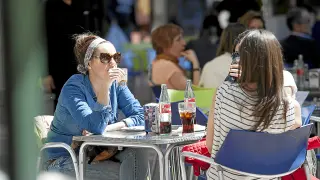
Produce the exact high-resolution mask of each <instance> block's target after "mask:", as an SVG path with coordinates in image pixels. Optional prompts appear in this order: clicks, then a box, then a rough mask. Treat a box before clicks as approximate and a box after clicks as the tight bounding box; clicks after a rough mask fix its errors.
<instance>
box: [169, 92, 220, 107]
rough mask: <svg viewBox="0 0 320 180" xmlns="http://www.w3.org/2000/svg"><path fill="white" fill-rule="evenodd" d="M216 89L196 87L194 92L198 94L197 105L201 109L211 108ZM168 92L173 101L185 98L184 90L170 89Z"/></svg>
mask: <svg viewBox="0 0 320 180" xmlns="http://www.w3.org/2000/svg"><path fill="white" fill-rule="evenodd" d="M215 91H216V89H203V90H202V89H201V88H198V89H196V90H195V89H194V90H193V92H194V94H195V96H196V104H197V107H199V108H201V109H210V107H211V104H212V97H213V95H214V93H215ZM168 94H169V97H170V101H171V102H177V101H181V100H183V99H184V91H179V90H174V89H168Z"/></svg>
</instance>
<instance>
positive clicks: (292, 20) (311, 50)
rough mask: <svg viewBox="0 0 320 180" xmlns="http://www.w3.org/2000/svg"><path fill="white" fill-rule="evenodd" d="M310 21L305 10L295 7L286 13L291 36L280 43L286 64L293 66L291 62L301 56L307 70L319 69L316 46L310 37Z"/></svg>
mask: <svg viewBox="0 0 320 180" xmlns="http://www.w3.org/2000/svg"><path fill="white" fill-rule="evenodd" d="M311 19H312V18H311V16H310V13H309V12H308V11H307V10H306V9H305V8H299V7H297V8H293V9H291V10H290V11H289V12H288V14H287V26H288V27H289V29H290V30H291V35H289V36H288V37H287V38H285V39H284V40H282V42H281V45H282V48H283V54H284V60H285V63H286V64H288V65H293V61H294V60H296V59H298V56H299V55H300V54H301V55H303V60H304V62H305V63H307V64H308V65H309V68H318V67H320V66H319V65H320V63H319V59H320V54H319V51H318V50H317V44H316V42H315V40H314V39H313V38H312V37H311V35H310V33H311V26H312V25H311V24H310V22H311Z"/></svg>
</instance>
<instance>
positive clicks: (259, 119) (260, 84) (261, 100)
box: [206, 29, 302, 180]
mask: <svg viewBox="0 0 320 180" xmlns="http://www.w3.org/2000/svg"><path fill="white" fill-rule="evenodd" d="M237 42H238V44H237V45H236V47H235V52H237V53H238V56H239V58H240V61H239V64H240V67H241V71H242V72H241V76H240V77H239V78H238V80H237V81H236V82H230V81H225V82H224V83H223V84H222V85H221V86H220V87H219V88H218V90H217V92H216V94H215V95H214V98H213V104H212V108H211V110H210V113H209V117H208V126H207V128H208V130H207V136H206V137H207V139H206V145H207V148H208V150H209V152H211V157H212V158H213V159H214V158H215V156H216V153H217V152H218V151H219V149H220V147H221V145H222V144H223V142H224V140H225V137H226V136H227V134H228V133H229V131H230V130H231V129H238V130H251V131H257V132H267V133H282V132H285V131H288V130H291V129H295V128H298V127H300V126H301V123H302V122H301V109H300V105H299V103H296V101H292V100H291V99H287V98H286V97H285V96H284V95H283V94H284V89H283V86H284V82H283V68H284V66H283V61H282V52H281V45H280V43H279V42H278V40H277V38H276V37H275V36H274V35H273V34H272V33H270V32H268V31H266V30H261V29H260V30H249V31H246V32H244V35H243V36H240V40H239V41H237ZM266 99H267V100H268V101H266ZM230 117H232V118H230ZM223 174H224V176H225V177H227V178H228V179H237V180H241V179H248V178H250V177H248V176H246V175H243V174H235V173H230V172H228V171H224V173H223ZM207 179H210V180H212V179H218V173H217V171H216V169H215V168H214V167H213V166H212V167H210V168H209V169H208V171H207Z"/></svg>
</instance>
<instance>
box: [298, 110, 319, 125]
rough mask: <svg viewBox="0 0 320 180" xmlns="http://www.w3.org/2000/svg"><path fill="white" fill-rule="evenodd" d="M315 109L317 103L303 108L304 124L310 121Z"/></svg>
mask: <svg viewBox="0 0 320 180" xmlns="http://www.w3.org/2000/svg"><path fill="white" fill-rule="evenodd" d="M315 109H316V105H310V106H305V107H302V108H301V116H302V125H303V126H304V125H307V124H309V123H310V117H311V115H312V113H313V111H314V110H315Z"/></svg>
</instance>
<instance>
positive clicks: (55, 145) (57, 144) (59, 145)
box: [40, 142, 74, 154]
mask: <svg viewBox="0 0 320 180" xmlns="http://www.w3.org/2000/svg"><path fill="white" fill-rule="evenodd" d="M49 148H63V149H65V150H67V151H68V152H69V153H70V154H72V153H74V151H73V149H72V148H71V146H69V145H68V144H66V143H62V142H50V143H46V144H44V145H43V146H42V147H41V149H40V151H43V150H45V149H49Z"/></svg>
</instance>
